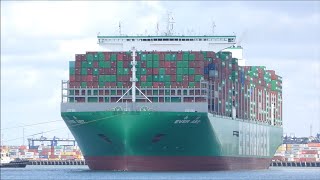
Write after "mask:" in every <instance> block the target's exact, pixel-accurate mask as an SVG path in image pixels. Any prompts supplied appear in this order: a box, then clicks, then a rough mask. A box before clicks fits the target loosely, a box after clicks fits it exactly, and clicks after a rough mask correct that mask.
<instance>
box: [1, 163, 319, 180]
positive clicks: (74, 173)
mask: <svg viewBox="0 0 320 180" xmlns="http://www.w3.org/2000/svg"><path fill="white" fill-rule="evenodd" d="M319 177H320V168H312V167H308V168H301V167H270V169H268V170H252V171H215V172H213V171H212V172H113V171H91V170H89V168H88V166H86V165H83V166H73V165H71V166H50V165H47V166H36V165H28V166H27V167H26V168H16V169H15V168H12V169H10V168H7V169H6V168H2V169H1V179H32V180H35V179H46V180H47V179H68V180H71V179H77V180H78V179H80V180H81V179H97V180H99V179H139V180H140V179H162V180H167V179H179V180H182V179H190V180H191V179H192V180H193V179H290V180H301V179H308V180H309V179H310V180H311V179H319Z"/></svg>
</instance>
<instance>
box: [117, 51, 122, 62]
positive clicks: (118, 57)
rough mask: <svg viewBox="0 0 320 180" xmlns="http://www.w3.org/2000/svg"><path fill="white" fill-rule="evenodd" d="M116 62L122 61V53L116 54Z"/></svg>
mask: <svg viewBox="0 0 320 180" xmlns="http://www.w3.org/2000/svg"><path fill="white" fill-rule="evenodd" d="M117 60H118V61H123V54H122V53H118V54H117Z"/></svg>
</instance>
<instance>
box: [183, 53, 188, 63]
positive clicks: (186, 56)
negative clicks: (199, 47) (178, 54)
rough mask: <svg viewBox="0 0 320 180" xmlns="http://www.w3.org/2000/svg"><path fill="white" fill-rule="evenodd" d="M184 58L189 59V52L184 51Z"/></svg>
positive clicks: (184, 59)
mask: <svg viewBox="0 0 320 180" xmlns="http://www.w3.org/2000/svg"><path fill="white" fill-rule="evenodd" d="M182 60H183V61H189V52H184V53H183V55H182Z"/></svg>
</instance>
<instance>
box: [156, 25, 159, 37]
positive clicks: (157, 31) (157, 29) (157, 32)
mask: <svg viewBox="0 0 320 180" xmlns="http://www.w3.org/2000/svg"><path fill="white" fill-rule="evenodd" d="M156 34H157V36H158V35H159V22H157V27H156Z"/></svg>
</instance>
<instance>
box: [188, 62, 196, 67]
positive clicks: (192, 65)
mask: <svg viewBox="0 0 320 180" xmlns="http://www.w3.org/2000/svg"><path fill="white" fill-rule="evenodd" d="M189 67H191V68H195V67H197V63H196V62H194V61H191V62H189Z"/></svg>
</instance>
